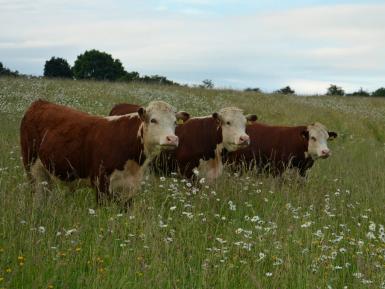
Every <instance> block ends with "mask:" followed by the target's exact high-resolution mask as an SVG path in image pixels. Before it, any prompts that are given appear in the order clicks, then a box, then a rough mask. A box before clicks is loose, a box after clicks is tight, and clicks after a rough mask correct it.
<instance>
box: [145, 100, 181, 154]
mask: <svg viewBox="0 0 385 289" xmlns="http://www.w3.org/2000/svg"><path fill="white" fill-rule="evenodd" d="M138 114H139V117H140V118H141V119H142V121H143V123H142V127H141V130H140V132H141V133H142V134H143V135H142V139H143V146H144V152H145V154H146V155H149V154H150V152H151V153H152V154H159V152H160V150H168V149H175V148H176V147H177V146H178V137H177V136H176V135H175V133H174V131H175V127H176V111H175V109H174V108H173V107H172V106H170V105H169V104H167V103H165V102H162V101H153V102H150V103H149V105H148V106H147V108H146V109H144V108H143V107H140V108H139V109H138Z"/></svg>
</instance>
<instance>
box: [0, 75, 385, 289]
mask: <svg viewBox="0 0 385 289" xmlns="http://www.w3.org/2000/svg"><path fill="white" fill-rule="evenodd" d="M37 98H45V99H48V100H50V101H54V102H57V103H63V104H66V105H70V106H73V107H76V108H78V109H81V110H84V111H88V112H90V113H93V114H104V115H106V114H108V112H109V110H110V109H111V107H112V106H113V105H114V104H116V103H118V102H132V103H143V104H145V103H147V102H148V101H150V100H152V99H162V100H165V101H167V102H169V103H171V104H173V105H175V106H176V107H177V108H178V109H183V110H186V111H188V112H190V113H191V114H192V115H203V114H209V113H212V112H213V111H215V110H217V109H219V108H221V107H224V106H229V105H234V106H239V107H241V108H243V109H244V110H245V112H246V113H257V114H258V116H259V118H260V120H261V121H263V122H267V123H273V124H288V125H291V124H293V125H294V124H308V123H311V122H314V121H319V122H322V123H324V124H325V125H326V126H327V127H328V128H330V129H332V130H335V131H337V132H338V133H339V137H338V138H337V139H336V140H335V141H333V142H330V147H331V149H332V151H333V155H332V157H331V158H329V159H327V160H320V161H318V162H316V164H315V166H314V167H313V168H312V169H311V171H310V175H309V179H308V181H307V182H306V183H301V182H298V180H295V178H292V177H291V176H290V175H289V176H288V177H287V178H286V179H285V180H284V181H283V182H281V181H279V180H276V179H274V178H272V177H270V176H266V175H256V174H255V172H248V173H246V174H242V175H240V176H238V175H237V174H234V173H232V172H229V171H225V173H224V175H223V176H222V177H221V178H220V179H219V180H218V181H217V182H216V183H215V184H214V185H212V186H206V184H205V183H203V184H199V185H196V184H192V183H190V182H189V181H186V180H183V179H180V178H177V177H176V176H174V177H171V178H159V177H156V176H152V175H148V176H146V178H145V179H144V181H143V186H142V190H141V192H140V193H139V194H138V195H137V196H136V197H135V200H134V205H133V206H132V208H131V209H130V211H129V213H127V214H126V213H121V210H120V208H119V207H117V206H116V205H115V204H110V205H108V206H103V207H97V206H96V202H95V194H94V192H93V191H92V189H90V188H87V187H83V186H79V187H78V188H77V189H76V190H75V191H74V192H72V191H71V190H69V189H68V188H67V187H66V186H63V184H61V183H57V184H55V186H54V189H53V191H52V193H51V194H50V196H49V198H48V200H47V202H46V204H45V206H43V207H40V208H39V207H37V206H35V205H34V198H33V194H32V192H31V188H30V186H29V184H28V182H27V178H26V176H25V174H24V171H23V168H22V166H21V161H20V147H19V123H20V119H21V117H22V114H23V112H24V110H25V109H26V107H28V105H29V104H30V103H31V102H32V101H33V100H35V99H37ZM0 134H1V138H0V152H1V153H0V288H6V289H11V288H68V289H70V288H293V289H298V288H385V232H384V225H385V218H384V217H385V214H384V212H385V206H384V205H385V173H384V171H385V170H384V168H385V143H384V139H385V101H384V100H382V99H373V98H344V97H295V96H283V95H264V94H255V93H242V92H237V91H231V90H204V89H191V88H185V87H167V86H154V85H144V84H120V83H105V82H82V81H76V82H75V81H65V80H42V79H21V78H0ZM202 182H203V181H202Z"/></svg>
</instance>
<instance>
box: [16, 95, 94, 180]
mask: <svg viewBox="0 0 385 289" xmlns="http://www.w3.org/2000/svg"><path fill="white" fill-rule="evenodd" d="M98 121H99V120H98V118H97V117H93V116H91V115H88V114H86V113H83V112H80V111H77V110H74V109H72V108H68V107H65V106H62V105H57V104H53V103H49V102H47V101H43V100H38V101H35V102H34V103H33V104H32V105H31V106H30V108H29V109H28V110H27V112H26V113H25V115H24V117H23V119H22V122H21V127H20V134H21V137H20V139H21V149H22V157H23V163H24V165H25V167H26V169H27V170H28V169H29V167H30V165H32V164H33V163H34V162H35V161H36V159H37V158H39V159H40V160H41V161H42V163H43V164H44V165H45V167H46V168H48V169H49V170H50V171H55V175H57V176H59V177H60V178H62V179H67V178H68V179H72V178H75V175H73V174H76V177H79V176H80V177H85V176H84V175H85V174H87V172H86V169H85V168H84V166H83V164H82V160H84V158H85V157H87V155H86V150H84V147H85V141H86V139H87V137H88V132H89V131H90V130H92V128H93V127H95V125H97V123H98ZM75 172H76V173H75Z"/></svg>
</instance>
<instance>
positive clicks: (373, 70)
mask: <svg viewBox="0 0 385 289" xmlns="http://www.w3.org/2000/svg"><path fill="white" fill-rule="evenodd" d="M93 48H95V49H98V50H101V51H105V52H108V53H110V54H112V56H113V57H114V58H119V59H120V60H121V61H122V63H123V65H124V67H125V69H126V70H127V71H132V70H135V71H138V72H139V73H140V74H148V75H152V74H160V75H164V76H167V77H168V78H169V79H172V80H175V81H177V82H180V83H189V84H193V83H200V82H201V81H202V80H203V79H206V78H208V79H211V80H213V81H214V83H215V85H216V86H219V87H227V88H239V89H242V88H245V87H260V88H262V89H263V90H265V91H273V90H276V89H278V88H281V87H283V86H286V85H290V86H291V87H292V88H293V89H295V90H296V92H298V93H302V94H309V93H324V92H325V91H326V89H327V87H328V86H329V85H330V84H331V83H333V84H337V85H339V86H342V87H343V88H344V89H345V90H347V91H348V92H349V91H353V90H358V89H359V88H360V87H362V88H364V89H366V90H369V91H372V90H375V89H376V88H378V87H380V86H385V1H384V0H382V1H375V0H367V1H363V0H361V1H353V0H351V1H345V0H323V1H321V0H307V1H305V0H286V1H282V0H281V1H276V0H254V1H252V0H250V1H249V0H245V1H236V0H164V1H153V0H150V1H145V0H132V1H124V0H111V1H101V0H59V1H54V0H34V1H31V0H29V1H25V0H0V61H1V62H2V63H3V64H4V65H5V66H7V67H9V68H10V69H12V70H18V71H20V72H21V73H27V74H34V75H42V73H43V67H44V63H45V61H46V60H47V59H49V58H50V57H51V56H56V57H63V58H65V59H67V60H68V61H69V63H70V64H71V65H72V64H73V62H74V61H75V59H76V57H77V56H78V55H79V54H80V53H83V52H84V51H85V50H87V49H93Z"/></svg>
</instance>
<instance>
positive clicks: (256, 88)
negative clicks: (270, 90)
mask: <svg viewBox="0 0 385 289" xmlns="http://www.w3.org/2000/svg"><path fill="white" fill-rule="evenodd" d="M244 91H246V92H257V93H260V92H262V90H261V89H260V88H258V87H255V88H251V87H248V88H246V89H245V90H244Z"/></svg>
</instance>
